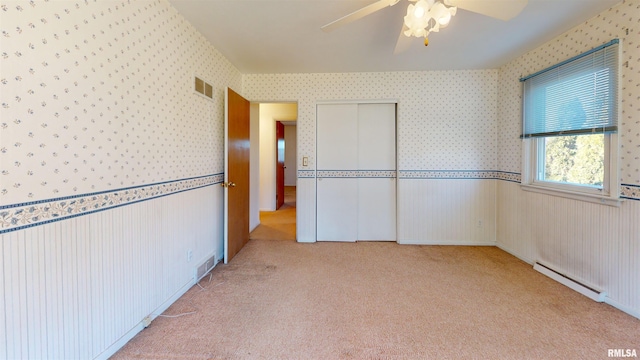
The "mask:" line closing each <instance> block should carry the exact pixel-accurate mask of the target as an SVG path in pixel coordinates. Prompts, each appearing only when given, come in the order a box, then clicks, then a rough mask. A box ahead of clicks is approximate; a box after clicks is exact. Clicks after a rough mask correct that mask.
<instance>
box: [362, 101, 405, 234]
mask: <svg viewBox="0 0 640 360" xmlns="http://www.w3.org/2000/svg"><path fill="white" fill-rule="evenodd" d="M395 119H396V106H395V104H359V105H358V169H359V177H358V238H357V239H358V240H363V241H365V240H366V241H376V240H380V241H396V121H395Z"/></svg>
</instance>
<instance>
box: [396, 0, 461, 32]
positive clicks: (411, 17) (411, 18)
mask: <svg viewBox="0 0 640 360" xmlns="http://www.w3.org/2000/svg"><path fill="white" fill-rule="evenodd" d="M445 1H446V0H445ZM456 10H457V8H456V7H455V6H451V7H449V6H447V5H445V3H443V2H442V0H437V1H436V0H418V1H416V3H415V4H409V7H407V15H406V16H405V17H404V25H405V26H406V27H407V29H406V30H405V31H404V35H405V36H407V37H411V36H415V37H425V38H426V37H427V36H428V35H429V33H431V32H438V31H440V28H444V27H446V26H447V25H449V22H450V21H451V17H452V16H453V15H455V14H456Z"/></svg>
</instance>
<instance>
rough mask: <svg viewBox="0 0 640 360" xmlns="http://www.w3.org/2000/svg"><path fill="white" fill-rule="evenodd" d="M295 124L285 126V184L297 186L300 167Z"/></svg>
mask: <svg viewBox="0 0 640 360" xmlns="http://www.w3.org/2000/svg"><path fill="white" fill-rule="evenodd" d="M296 131H297V129H296V126H295V125H285V127H284V166H286V169H284V185H285V186H296V180H297V179H298V167H297V161H296V148H297V146H298V145H297V142H296V140H297V136H296Z"/></svg>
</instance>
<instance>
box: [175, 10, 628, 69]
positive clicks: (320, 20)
mask: <svg viewBox="0 0 640 360" xmlns="http://www.w3.org/2000/svg"><path fill="white" fill-rule="evenodd" d="M374 1H375V0H169V2H170V3H171V4H172V5H173V6H174V7H175V8H176V9H177V10H178V11H179V12H180V13H181V14H182V15H183V16H184V17H185V18H186V19H187V20H188V21H189V22H190V23H191V24H193V25H194V26H195V27H196V29H198V31H200V32H201V33H202V34H204V36H205V37H206V38H207V39H208V40H209V41H210V42H211V44H212V45H213V46H214V47H215V48H216V49H218V51H220V52H221V53H222V54H223V55H224V56H225V57H226V58H227V59H229V61H231V63H232V64H233V65H235V66H236V67H237V68H238V70H239V71H240V72H242V73H243V74H264V73H326V72H362V71H366V72H378V71H414V70H461V69H492V68H498V67H500V66H502V65H504V64H506V63H507V62H509V61H511V60H513V59H515V58H517V57H518V56H520V55H522V54H524V53H526V52H527V51H530V50H532V49H534V48H536V47H537V46H539V45H541V44H543V43H545V42H547V41H549V40H551V39H553V38H554V37H556V36H558V35H560V34H562V33H563V32H566V31H567V30H569V29H571V28H573V27H575V26H577V25H579V24H581V23H583V22H584V21H586V20H588V19H590V18H592V17H594V16H596V15H597V14H599V13H600V12H602V11H604V10H606V9H608V8H609V7H611V6H613V5H615V4H617V3H619V2H621V1H620V0H529V4H528V5H527V7H526V8H525V9H524V11H523V12H522V13H520V15H518V16H517V17H516V18H514V19H512V20H510V21H506V22H505V21H501V20H496V19H493V18H489V17H487V16H483V15H479V14H475V13H471V12H468V11H465V10H458V13H457V14H456V16H454V17H453V18H452V20H451V23H450V25H449V26H448V27H447V28H445V29H443V30H441V31H440V32H439V33H432V34H431V35H430V36H429V41H430V44H429V46H428V47H425V46H424V45H423V43H422V39H419V38H413V39H412V44H411V47H410V48H409V49H408V50H407V51H405V52H404V53H401V54H398V55H394V54H393V52H394V48H395V44H396V41H397V39H398V36H399V34H400V29H401V28H402V21H403V17H404V15H405V14H406V8H407V6H408V4H409V2H408V1H407V0H401V1H400V2H399V3H398V4H396V5H395V6H392V7H387V8H384V9H382V10H380V11H378V12H377V13H374V14H372V15H369V16H367V17H365V18H362V19H360V20H358V21H356V22H353V23H350V24H347V25H345V26H343V27H341V28H339V29H337V30H335V31H333V32H330V33H325V32H323V31H321V30H320V27H321V26H322V25H325V24H327V23H329V22H331V21H333V20H335V19H338V18H340V17H342V16H344V15H346V14H348V13H351V12H353V11H355V10H357V9H359V8H361V7H363V6H366V5H368V4H371V3H373V2H374ZM478 1H495V0H478Z"/></svg>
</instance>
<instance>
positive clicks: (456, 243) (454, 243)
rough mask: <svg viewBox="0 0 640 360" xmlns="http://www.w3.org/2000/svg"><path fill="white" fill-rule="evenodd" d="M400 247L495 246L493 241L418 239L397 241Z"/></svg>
mask: <svg viewBox="0 0 640 360" xmlns="http://www.w3.org/2000/svg"><path fill="white" fill-rule="evenodd" d="M397 242H398V244H400V245H451V246H496V243H495V241H478V242H463V241H446V240H444V241H440V240H419V239H402V240H398V241H397Z"/></svg>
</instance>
